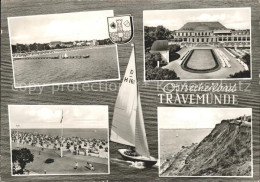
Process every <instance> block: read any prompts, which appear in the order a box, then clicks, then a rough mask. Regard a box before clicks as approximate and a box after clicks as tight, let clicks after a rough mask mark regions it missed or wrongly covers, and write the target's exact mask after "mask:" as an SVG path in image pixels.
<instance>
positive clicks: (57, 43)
mask: <svg viewBox="0 0 260 182" xmlns="http://www.w3.org/2000/svg"><path fill="white" fill-rule="evenodd" d="M97 45H99V42H98V41H97V40H90V41H74V42H61V41H53V42H50V43H49V46H50V48H56V47H65V48H69V47H77V46H97Z"/></svg>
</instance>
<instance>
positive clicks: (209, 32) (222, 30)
mask: <svg viewBox="0 0 260 182" xmlns="http://www.w3.org/2000/svg"><path fill="white" fill-rule="evenodd" d="M173 37H174V39H173V40H171V42H172V43H173V42H174V43H177V44H180V45H181V46H198V45H215V46H219V47H222V46H223V47H250V30H249V29H245V30H234V29H228V28H226V27H225V26H224V25H222V24H221V23H219V22H188V23H186V24H185V25H184V26H183V27H182V28H180V29H179V30H176V31H174V33H173Z"/></svg>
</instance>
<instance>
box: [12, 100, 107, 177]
mask: <svg viewBox="0 0 260 182" xmlns="http://www.w3.org/2000/svg"><path fill="white" fill-rule="evenodd" d="M10 106H103V107H106V108H107V114H108V118H107V141H108V158H107V160H108V163H107V165H108V166H107V169H108V171H107V173H74V174H29V175H23V174H22V175H14V174H13V163H12V138H11V120H10ZM8 118H9V119H8V120H9V137H10V162H11V176H15V177H16V176H21V177H23V176H57V175H58V176H61V175H62V176H72V175H73V176H75V175H80V176H90V175H93V176H94V175H110V143H109V106H108V105H22V104H21V105H19V104H10V105H8Z"/></svg>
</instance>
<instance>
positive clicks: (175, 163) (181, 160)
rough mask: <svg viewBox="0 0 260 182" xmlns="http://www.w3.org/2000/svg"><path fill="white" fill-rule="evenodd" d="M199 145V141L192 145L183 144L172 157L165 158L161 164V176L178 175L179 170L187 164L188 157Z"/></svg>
mask: <svg viewBox="0 0 260 182" xmlns="http://www.w3.org/2000/svg"><path fill="white" fill-rule="evenodd" d="M197 146H198V144H197V143H193V144H191V145H190V146H183V148H182V149H181V150H180V151H179V152H178V153H177V154H175V155H174V156H172V157H171V159H165V161H164V162H163V163H162V164H160V168H159V169H160V171H159V176H161V177H162V176H163V177H165V176H171V177H172V176H178V172H179V171H180V170H181V169H182V167H183V166H184V165H185V160H186V158H187V157H188V156H189V154H190V153H191V152H192V151H193V150H194V149H195V148H196V147H197Z"/></svg>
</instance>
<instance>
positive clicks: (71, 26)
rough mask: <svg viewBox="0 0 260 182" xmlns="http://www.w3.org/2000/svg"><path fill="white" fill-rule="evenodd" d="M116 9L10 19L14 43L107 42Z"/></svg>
mask: <svg viewBox="0 0 260 182" xmlns="http://www.w3.org/2000/svg"><path fill="white" fill-rule="evenodd" d="M111 16H114V12H113V10H105V11H89V12H78V13H64V14H50V15H35V16H21V17H9V18H8V23H9V26H8V27H9V33H10V40H11V44H16V43H23V44H30V43H35V42H36V43H49V42H51V41H63V42H65V41H76V40H93V39H97V40H98V39H106V38H109V36H108V26H107V17H111Z"/></svg>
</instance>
